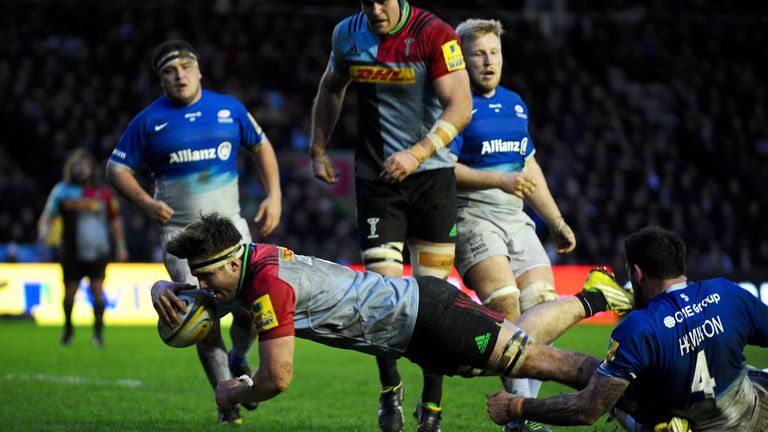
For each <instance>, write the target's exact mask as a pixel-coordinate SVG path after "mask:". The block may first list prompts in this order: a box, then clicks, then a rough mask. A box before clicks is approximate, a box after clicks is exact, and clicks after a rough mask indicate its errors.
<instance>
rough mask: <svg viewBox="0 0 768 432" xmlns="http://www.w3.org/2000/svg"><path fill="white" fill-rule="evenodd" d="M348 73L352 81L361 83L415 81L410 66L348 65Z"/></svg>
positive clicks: (408, 82)
mask: <svg viewBox="0 0 768 432" xmlns="http://www.w3.org/2000/svg"><path fill="white" fill-rule="evenodd" d="M349 75H350V76H351V77H352V81H355V82H363V83H382V84H384V83H386V84H413V83H415V82H416V70H415V69H414V68H412V67H407V68H389V67H386V66H350V67H349Z"/></svg>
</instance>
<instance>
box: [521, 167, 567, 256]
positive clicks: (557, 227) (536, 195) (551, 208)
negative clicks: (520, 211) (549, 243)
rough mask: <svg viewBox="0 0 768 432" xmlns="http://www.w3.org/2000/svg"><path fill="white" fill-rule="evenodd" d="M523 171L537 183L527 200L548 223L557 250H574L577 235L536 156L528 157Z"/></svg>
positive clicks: (560, 251)
mask: <svg viewBox="0 0 768 432" xmlns="http://www.w3.org/2000/svg"><path fill="white" fill-rule="evenodd" d="M523 172H524V173H525V174H527V175H529V176H530V177H531V178H532V179H533V181H534V183H536V190H534V191H533V193H532V194H530V195H529V196H528V197H527V198H526V202H527V203H528V204H530V206H531V207H532V208H533V210H534V211H535V212H536V213H537V214H538V215H539V216H541V218H542V219H544V221H545V222H546V223H547V226H548V227H549V232H550V233H551V234H552V236H553V238H554V239H555V242H556V243H557V248H556V249H555V251H556V252H557V253H563V254H564V253H569V252H571V251H573V249H574V248H575V247H576V236H575V235H574V234H573V230H572V229H571V227H570V226H568V224H567V223H565V219H564V218H563V216H562V215H561V214H560V209H559V208H558V207H557V204H556V203H555V199H554V198H552V193H550V191H549V187H548V186H547V180H546V178H545V177H544V173H543V172H542V171H541V167H540V166H539V163H538V162H536V158H535V157H534V156H531V157H529V158H528V159H526V161H525V168H524V169H523Z"/></svg>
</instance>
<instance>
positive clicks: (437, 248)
mask: <svg viewBox="0 0 768 432" xmlns="http://www.w3.org/2000/svg"><path fill="white" fill-rule="evenodd" d="M408 247H409V248H410V250H411V266H412V273H413V275H414V276H434V277H438V278H440V279H446V278H447V277H448V275H450V274H451V268H452V267H453V258H454V256H455V253H456V246H455V245H453V244H443V245H425V244H413V245H411V244H409V245H408Z"/></svg>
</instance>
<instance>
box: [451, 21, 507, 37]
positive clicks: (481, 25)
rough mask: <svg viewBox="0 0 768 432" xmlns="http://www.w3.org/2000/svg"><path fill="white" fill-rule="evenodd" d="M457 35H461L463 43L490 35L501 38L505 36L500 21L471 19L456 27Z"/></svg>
mask: <svg viewBox="0 0 768 432" xmlns="http://www.w3.org/2000/svg"><path fill="white" fill-rule="evenodd" d="M456 33H457V34H458V35H459V39H461V43H467V42H471V41H473V40H475V39H478V38H481V37H483V36H485V35H487V34H489V33H493V34H495V35H496V36H497V37H499V38H500V37H501V35H503V34H504V29H503V28H502V27H501V21H499V20H495V19H479V18H470V19H468V20H466V21H464V22H462V23H461V24H459V25H458V26H456Z"/></svg>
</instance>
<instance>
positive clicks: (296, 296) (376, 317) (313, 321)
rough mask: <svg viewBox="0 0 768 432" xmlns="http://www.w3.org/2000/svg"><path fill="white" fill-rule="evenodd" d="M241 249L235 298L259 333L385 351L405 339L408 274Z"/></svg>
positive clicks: (395, 349)
mask: <svg viewBox="0 0 768 432" xmlns="http://www.w3.org/2000/svg"><path fill="white" fill-rule="evenodd" d="M245 253H246V257H245V260H244V261H245V262H246V263H247V264H246V266H245V270H244V271H245V275H244V278H243V280H242V281H241V282H240V283H241V285H240V286H239V287H238V299H239V300H240V301H241V302H242V303H243V305H244V306H245V307H247V308H248V309H249V310H250V311H251V315H252V316H253V320H254V323H255V324H256V328H257V329H258V331H259V340H267V339H274V338H278V337H284V336H293V335H295V336H298V337H300V338H304V339H310V340H314V341H316V342H319V343H322V344H324V345H330V346H333V347H338V348H344V349H353V350H356V351H361V352H364V353H368V354H374V355H381V356H388V357H399V356H401V355H402V354H403V352H404V351H405V349H406V347H407V346H408V342H409V341H410V339H411V334H412V333H413V328H414V326H415V324H416V315H417V314H418V310H419V287H418V285H417V284H416V281H415V280H414V279H411V278H407V279H401V278H391V277H383V276H381V275H379V274H376V273H373V272H364V273H363V272H359V271H354V270H352V269H349V268H347V267H344V266H342V265H339V264H336V263H332V262H329V261H325V260H322V259H318V258H314V257H308V256H302V255H296V254H294V253H293V252H292V251H291V250H289V249H286V248H282V247H278V246H274V245H268V244H253V243H251V244H249V245H248V246H247V248H246V252H245Z"/></svg>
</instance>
